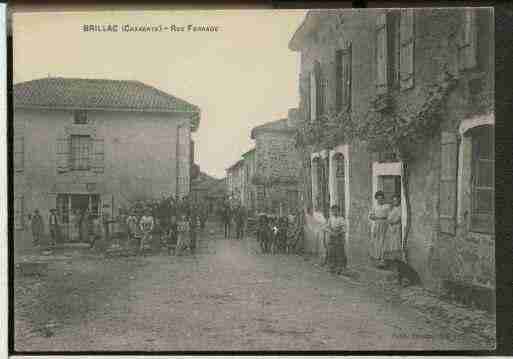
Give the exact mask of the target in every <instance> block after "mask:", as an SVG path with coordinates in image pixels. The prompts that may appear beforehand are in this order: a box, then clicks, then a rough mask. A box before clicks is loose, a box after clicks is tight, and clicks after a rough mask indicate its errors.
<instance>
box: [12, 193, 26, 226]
mask: <svg viewBox="0 0 513 359" xmlns="http://www.w3.org/2000/svg"><path fill="white" fill-rule="evenodd" d="M24 216H25V208H24V201H23V195H17V196H16V198H15V201H14V228H15V229H23V227H24Z"/></svg>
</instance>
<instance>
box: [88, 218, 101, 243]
mask: <svg viewBox="0 0 513 359" xmlns="http://www.w3.org/2000/svg"><path fill="white" fill-rule="evenodd" d="M92 223H93V236H92V240H91V246H90V248H91V249H92V248H94V245H95V243H96V241H98V240H101V239H102V237H103V235H104V233H103V231H104V226H103V223H102V220H101V218H100V217H99V216H98V215H93V216H92Z"/></svg>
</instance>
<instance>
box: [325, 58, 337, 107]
mask: <svg viewBox="0 0 513 359" xmlns="http://www.w3.org/2000/svg"><path fill="white" fill-rule="evenodd" d="M326 68H327V76H326V78H327V81H328V84H327V88H326V104H327V108H329V109H333V108H337V81H338V79H337V63H336V61H335V59H333V61H330V62H329V63H328V64H327V65H326Z"/></svg>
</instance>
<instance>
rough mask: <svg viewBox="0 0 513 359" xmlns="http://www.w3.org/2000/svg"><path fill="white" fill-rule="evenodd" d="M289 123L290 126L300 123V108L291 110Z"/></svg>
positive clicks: (293, 126)
mask: <svg viewBox="0 0 513 359" xmlns="http://www.w3.org/2000/svg"><path fill="white" fill-rule="evenodd" d="M287 124H288V126H289V127H290V128H296V127H297V126H298V125H299V110H298V109H297V108H291V109H290V110H289V114H288V120H287Z"/></svg>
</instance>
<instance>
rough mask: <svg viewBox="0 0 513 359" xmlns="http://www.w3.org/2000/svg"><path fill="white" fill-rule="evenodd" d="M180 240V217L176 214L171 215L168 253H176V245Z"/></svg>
mask: <svg viewBox="0 0 513 359" xmlns="http://www.w3.org/2000/svg"><path fill="white" fill-rule="evenodd" d="M177 242H178V218H177V217H176V216H175V215H172V216H171V219H170V221H169V232H168V236H167V253H168V254H171V253H173V254H176V245H177Z"/></svg>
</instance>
